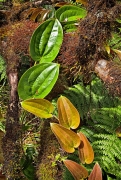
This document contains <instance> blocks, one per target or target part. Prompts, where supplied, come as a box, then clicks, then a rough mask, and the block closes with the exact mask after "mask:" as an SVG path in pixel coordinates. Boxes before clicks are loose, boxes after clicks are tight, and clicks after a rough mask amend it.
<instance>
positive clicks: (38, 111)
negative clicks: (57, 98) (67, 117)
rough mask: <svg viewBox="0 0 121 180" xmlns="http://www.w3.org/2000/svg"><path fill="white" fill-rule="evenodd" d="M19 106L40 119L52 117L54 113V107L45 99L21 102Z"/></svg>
mask: <svg viewBox="0 0 121 180" xmlns="http://www.w3.org/2000/svg"><path fill="white" fill-rule="evenodd" d="M21 105H22V107H23V108H24V109H25V110H27V111H28V112H30V113H32V114H34V115H36V116H38V117H41V118H50V117H52V112H53V111H54V106H53V105H52V104H51V103H50V102H49V101H48V100H46V99H27V100H25V101H22V102H21Z"/></svg>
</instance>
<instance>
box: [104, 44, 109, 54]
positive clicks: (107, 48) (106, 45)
mask: <svg viewBox="0 0 121 180" xmlns="http://www.w3.org/2000/svg"><path fill="white" fill-rule="evenodd" d="M104 47H105V50H106V52H107V53H108V54H110V46H109V45H108V44H104Z"/></svg>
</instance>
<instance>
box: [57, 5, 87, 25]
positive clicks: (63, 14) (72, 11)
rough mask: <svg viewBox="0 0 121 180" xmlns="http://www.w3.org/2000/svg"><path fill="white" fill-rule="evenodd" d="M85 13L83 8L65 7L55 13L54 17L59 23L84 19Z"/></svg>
mask: <svg viewBox="0 0 121 180" xmlns="http://www.w3.org/2000/svg"><path fill="white" fill-rule="evenodd" d="M86 14H87V11H86V10H85V9H84V8H80V7H77V6H72V5H65V6H62V7H61V8H59V9H58V10H57V11H56V17H57V18H58V19H59V21H61V22H66V21H74V20H77V19H78V18H84V17H85V16H86Z"/></svg>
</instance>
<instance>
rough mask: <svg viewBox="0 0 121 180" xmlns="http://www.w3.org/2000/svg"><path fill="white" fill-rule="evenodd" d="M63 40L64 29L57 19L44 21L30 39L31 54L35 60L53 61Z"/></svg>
mask: <svg viewBox="0 0 121 180" xmlns="http://www.w3.org/2000/svg"><path fill="white" fill-rule="evenodd" d="M62 41H63V29H62V26H61V24H60V22H59V21H58V20H57V19H49V20H47V21H45V22H44V23H42V24H41V25H40V26H39V27H38V28H37V29H36V30H35V31H34V33H33V35H32V37H31V41H30V55H31V57H32V59H33V60H35V61H40V62H41V63H42V62H52V61H53V60H54V59H55V57H56V56H57V54H58V52H59V50H60V47H61V44H62Z"/></svg>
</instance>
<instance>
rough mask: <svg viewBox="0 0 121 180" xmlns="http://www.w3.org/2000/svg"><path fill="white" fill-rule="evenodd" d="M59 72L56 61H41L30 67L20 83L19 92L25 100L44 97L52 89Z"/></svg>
mask: <svg viewBox="0 0 121 180" xmlns="http://www.w3.org/2000/svg"><path fill="white" fill-rule="evenodd" d="M58 74H59V65H58V64H56V63H41V64H38V65H36V66H33V67H31V68H30V69H28V70H27V71H26V72H25V73H24V74H23V75H22V77H21V79H20V81H19V84H18V94H19V97H20V98H21V99H23V100H25V99H30V98H44V97H45V96H47V95H48V94H49V92H50V91H51V90H52V88H53V86H54V84H55V82H56V80H57V78H58Z"/></svg>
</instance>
